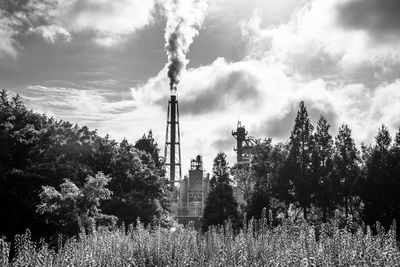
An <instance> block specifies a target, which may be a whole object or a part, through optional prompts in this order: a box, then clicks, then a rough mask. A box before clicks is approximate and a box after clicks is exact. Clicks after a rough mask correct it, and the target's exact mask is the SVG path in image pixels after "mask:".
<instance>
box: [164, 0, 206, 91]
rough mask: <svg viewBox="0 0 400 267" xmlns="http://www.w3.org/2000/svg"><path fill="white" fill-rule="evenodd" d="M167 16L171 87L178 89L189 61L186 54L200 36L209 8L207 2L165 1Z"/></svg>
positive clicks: (166, 39)
mask: <svg viewBox="0 0 400 267" xmlns="http://www.w3.org/2000/svg"><path fill="white" fill-rule="evenodd" d="M162 3H163V6H164V8H165V11H166V15H167V25H166V27H165V41H166V44H165V50H166V51H167V54H168V60H169V65H168V77H169V79H170V87H171V89H173V88H174V87H175V88H176V86H177V84H178V83H179V80H180V76H181V73H182V71H183V70H184V69H185V67H186V64H187V63H188V62H189V60H188V59H187V58H186V54H187V52H188V51H189V46H190V44H191V43H192V42H193V39H194V37H196V36H197V35H198V34H199V30H200V26H201V24H202V22H203V19H204V15H205V11H206V8H207V0H164V1H162Z"/></svg>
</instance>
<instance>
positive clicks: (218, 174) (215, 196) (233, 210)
mask: <svg viewBox="0 0 400 267" xmlns="http://www.w3.org/2000/svg"><path fill="white" fill-rule="evenodd" d="M210 186H211V190H210V192H209V193H208V196H207V199H206V204H205V207H204V213H203V217H202V228H203V231H206V230H207V229H208V227H209V226H211V225H220V224H223V223H224V221H226V220H231V221H232V222H233V223H234V225H235V227H238V226H239V225H238V223H239V214H238V204H237V202H236V200H235V198H234V196H233V189H232V186H231V185H230V180H229V167H228V163H227V161H226V155H225V153H223V152H220V153H218V154H217V156H216V157H215V159H214V165H213V176H212V178H211V181H210Z"/></svg>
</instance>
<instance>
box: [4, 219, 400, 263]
mask: <svg viewBox="0 0 400 267" xmlns="http://www.w3.org/2000/svg"><path fill="white" fill-rule="evenodd" d="M266 221H267V220H266V219H265V218H264V219H263V220H261V222H260V223H254V222H253V221H250V222H249V223H248V225H247V226H245V227H244V228H242V230H240V232H239V233H238V234H236V235H235V234H234V232H233V230H232V228H231V227H230V226H229V225H226V226H225V227H220V228H212V229H210V230H209V231H208V232H207V233H205V234H200V233H198V232H197V231H195V230H193V229H190V228H180V229H177V230H176V231H174V232H172V231H168V230H166V229H163V228H160V227H159V228H156V229H153V230H151V229H149V228H144V227H143V226H142V225H141V224H138V225H137V226H136V228H131V229H129V230H128V231H125V229H123V228H118V229H114V230H111V231H110V230H99V231H94V232H92V233H90V234H85V233H81V234H80V235H79V236H78V237H77V238H72V239H69V240H68V241H67V242H66V243H65V245H64V246H61V245H60V247H59V248H58V251H57V252H55V251H54V250H52V249H49V247H48V246H47V245H46V244H45V243H41V244H40V245H35V244H34V243H32V241H31V240H30V236H29V232H27V233H26V234H24V235H21V236H18V237H17V242H16V246H17V255H16V257H15V258H14V259H13V261H12V263H13V264H14V266H38V267H40V266H57V267H58V266H60V267H62V266H398V265H399V264H400V252H399V249H398V247H397V244H396V237H395V233H394V230H393V229H392V230H391V231H389V232H388V233H386V234H384V233H383V232H382V231H378V234H377V235H372V234H371V231H369V230H366V229H365V228H363V227H359V228H344V229H339V227H338V223H337V221H335V220H333V221H332V223H330V224H323V225H322V226H321V228H320V230H318V231H316V230H315V229H314V228H313V227H310V226H309V225H308V224H305V223H298V224H292V223H288V222H285V223H283V224H282V225H280V226H277V227H271V226H270V225H268V224H267V222H266ZM350 225H351V224H350ZM9 249H10V245H9V244H8V243H6V242H5V241H4V240H2V239H0V265H3V266H4V265H6V264H7V261H8V260H7V256H8V255H7V253H8V251H9Z"/></svg>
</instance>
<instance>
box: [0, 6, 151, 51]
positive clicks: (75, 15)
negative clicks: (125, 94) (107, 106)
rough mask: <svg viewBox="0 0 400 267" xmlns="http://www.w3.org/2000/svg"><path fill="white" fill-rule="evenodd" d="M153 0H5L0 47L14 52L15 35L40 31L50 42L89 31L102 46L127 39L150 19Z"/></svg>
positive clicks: (0, 25)
mask: <svg viewBox="0 0 400 267" xmlns="http://www.w3.org/2000/svg"><path fill="white" fill-rule="evenodd" d="M154 8H155V0H148V1H140V0H134V1H131V0H115V1H107V0H86V1H80V0H70V1H67V0H62V1H53V0H28V1H11V0H5V1H3V2H2V4H1V5H0V15H1V19H0V36H1V37H2V38H1V40H2V41H0V51H1V52H3V53H7V54H10V55H12V56H14V57H15V56H16V54H17V45H16V41H15V40H16V37H18V36H24V35H29V34H38V35H41V36H42V37H43V38H44V39H45V40H47V41H48V42H50V43H55V42H56V41H57V40H61V41H67V42H68V41H70V40H71V39H72V38H73V35H74V34H77V33H82V32H85V33H90V34H91V35H92V39H93V40H94V41H95V42H96V43H97V44H98V45H101V46H106V47H111V46H114V45H116V44H120V43H121V42H123V41H125V40H126V39H128V38H129V37H130V36H131V35H132V34H133V33H135V32H136V31H137V30H139V29H142V28H143V27H145V26H147V25H149V24H150V23H151V22H152V21H153V13H154Z"/></svg>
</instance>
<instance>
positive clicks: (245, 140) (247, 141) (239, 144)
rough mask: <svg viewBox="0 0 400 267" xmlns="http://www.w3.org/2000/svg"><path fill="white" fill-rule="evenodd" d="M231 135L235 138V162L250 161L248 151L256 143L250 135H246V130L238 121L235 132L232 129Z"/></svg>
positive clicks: (249, 151)
mask: <svg viewBox="0 0 400 267" xmlns="http://www.w3.org/2000/svg"><path fill="white" fill-rule="evenodd" d="M232 136H233V137H234V138H235V139H236V148H234V149H233V150H234V151H236V153H237V155H236V161H237V163H245V162H249V161H250V153H251V151H252V148H253V147H254V145H255V144H256V140H255V139H254V137H252V136H247V131H246V129H245V128H244V126H242V123H241V122H240V121H238V124H237V128H236V132H233V131H232Z"/></svg>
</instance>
